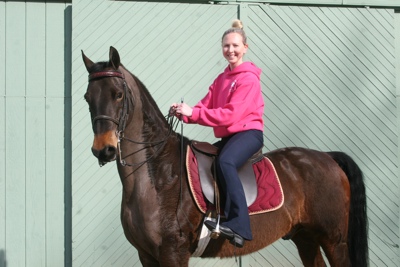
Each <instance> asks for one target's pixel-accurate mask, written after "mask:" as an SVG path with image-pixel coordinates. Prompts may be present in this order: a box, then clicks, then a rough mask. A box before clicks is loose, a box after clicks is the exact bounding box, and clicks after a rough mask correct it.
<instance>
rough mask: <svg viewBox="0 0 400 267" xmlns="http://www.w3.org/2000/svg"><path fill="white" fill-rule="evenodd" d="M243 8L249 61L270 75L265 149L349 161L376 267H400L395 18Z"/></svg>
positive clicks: (382, 13) (386, 13) (366, 12)
mask: <svg viewBox="0 0 400 267" xmlns="http://www.w3.org/2000/svg"><path fill="white" fill-rule="evenodd" d="M243 8H244V7H243ZM246 8H247V10H246V14H247V18H244V19H243V20H246V21H247V25H248V28H247V29H248V35H249V38H250V53H249V54H248V56H249V59H250V60H252V61H254V62H255V63H256V64H257V65H259V66H260V67H261V68H262V69H263V71H264V74H263V75H264V76H263V83H264V89H265V100H266V103H267V104H266V112H265V120H266V140H267V142H266V147H267V148H268V150H271V149H275V148H278V147H284V146H305V147H310V148H314V149H318V150H341V151H344V152H346V153H349V154H350V155H351V156H352V157H353V158H354V159H355V160H356V161H357V163H358V164H359V165H360V167H361V169H362V170H363V172H364V174H365V180H366V185H367V197H368V216H369V228H370V231H369V233H370V243H369V244H370V261H371V266H382V265H385V266H398V265H399V258H398V245H397V244H398V242H399V225H398V222H399V209H398V204H399V195H398V192H399V190H398V179H399V178H398V166H397V164H398V145H397V138H398V131H397V116H396V108H397V106H396V98H395V92H396V88H395V80H396V69H395V46H394V43H395V42H394V41H395V35H396V32H395V31H394V11H393V10H390V9H389V10H386V9H366V8H329V7H295V6H293V7H291V6H286V7H285V6H272V5H271V6H265V5H249V6H248V7H246ZM397 38H398V36H397ZM397 75H398V74H397ZM282 243H284V242H282ZM282 246H287V245H282ZM287 247H290V246H287ZM282 249H283V250H282ZM282 249H279V251H284V248H283V247H282ZM268 251H269V249H266V250H265V252H264V251H261V252H260V253H259V254H262V255H263V257H264V258H266V259H271V258H272V254H275V252H268ZM264 253H265V254H264ZM282 254H283V255H284V257H285V258H288V259H290V261H291V258H292V255H295V253H294V252H290V251H288V252H287V253H286V252H284V253H282ZM267 255H268V256H267ZM287 255H289V256H287ZM295 256H296V255H295ZM258 258H259V257H258ZM255 259H256V257H255ZM268 262H269V263H270V261H268ZM271 265H272V266H288V265H287V264H285V263H282V261H281V259H278V260H277V261H276V262H275V261H274V262H273V263H272V264H271ZM260 266H266V265H263V264H261V265H260Z"/></svg>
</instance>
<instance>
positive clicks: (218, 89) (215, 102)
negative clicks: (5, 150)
mask: <svg viewBox="0 0 400 267" xmlns="http://www.w3.org/2000/svg"><path fill="white" fill-rule="evenodd" d="M260 75H261V69H259V68H258V67H257V66H256V65H254V64H253V63H251V62H243V63H242V64H240V65H239V66H237V67H236V68H234V69H233V70H232V71H231V70H230V68H229V66H228V67H227V68H226V69H225V70H224V72H223V73H221V74H220V75H219V76H218V77H217V79H215V81H214V82H213V84H212V85H211V86H210V88H209V91H208V93H207V95H206V96H205V97H204V98H203V99H202V100H201V101H200V102H199V103H197V105H196V106H194V107H193V113H192V116H191V117H187V116H184V117H183V121H184V122H186V123H197V124H200V125H204V126H210V127H213V128H214V134H215V137H217V138H221V137H227V136H230V135H232V134H234V133H238V132H242V131H246V130H260V131H263V129H264V123H263V113H264V99H263V96H262V91H261V85H260Z"/></svg>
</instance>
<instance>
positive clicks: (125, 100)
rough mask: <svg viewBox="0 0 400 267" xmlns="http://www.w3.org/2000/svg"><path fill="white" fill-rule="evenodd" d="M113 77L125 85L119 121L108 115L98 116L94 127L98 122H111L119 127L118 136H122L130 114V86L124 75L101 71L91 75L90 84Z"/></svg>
mask: <svg viewBox="0 0 400 267" xmlns="http://www.w3.org/2000/svg"><path fill="white" fill-rule="evenodd" d="M111 77H116V78H120V79H122V80H123V83H124V98H123V102H122V109H121V113H120V116H119V119H115V118H112V117H110V116H107V115H98V116H96V117H94V118H93V121H92V126H94V125H95V124H96V122H97V121H98V120H109V121H112V122H114V123H115V124H116V125H117V126H118V135H120V134H121V133H123V131H124V130H125V126H126V121H127V120H128V114H129V103H128V98H127V93H128V86H127V85H126V81H125V77H124V75H123V74H122V73H121V72H119V71H112V70H110V71H99V72H94V73H91V74H89V82H91V81H93V80H97V79H101V78H111Z"/></svg>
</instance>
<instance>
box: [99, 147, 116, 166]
mask: <svg viewBox="0 0 400 267" xmlns="http://www.w3.org/2000/svg"><path fill="white" fill-rule="evenodd" d="M116 151H117V149H116V147H114V146H105V147H104V148H103V149H102V150H100V153H99V156H98V159H99V160H102V161H106V162H108V161H112V160H114V159H115V156H116Z"/></svg>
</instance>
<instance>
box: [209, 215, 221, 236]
mask: <svg viewBox="0 0 400 267" xmlns="http://www.w3.org/2000/svg"><path fill="white" fill-rule="evenodd" d="M219 219H220V215H219V214H218V215H217V226H216V227H215V229H213V230H212V231H211V233H210V237H211V238H212V239H217V238H218V237H219V236H220V234H221V231H220V230H219Z"/></svg>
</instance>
